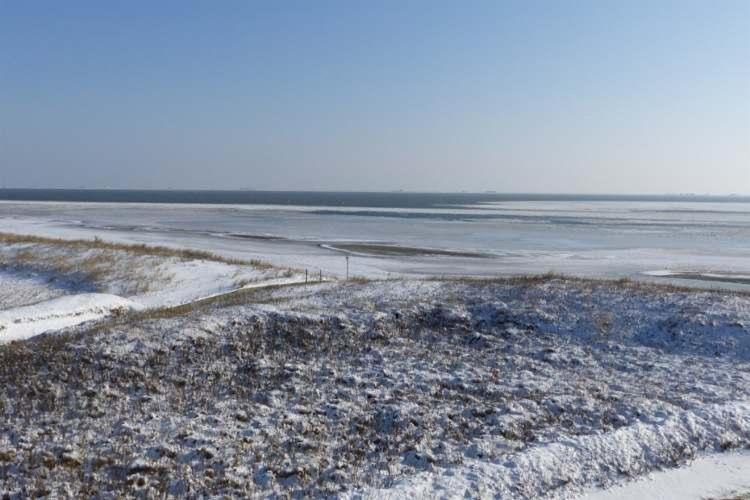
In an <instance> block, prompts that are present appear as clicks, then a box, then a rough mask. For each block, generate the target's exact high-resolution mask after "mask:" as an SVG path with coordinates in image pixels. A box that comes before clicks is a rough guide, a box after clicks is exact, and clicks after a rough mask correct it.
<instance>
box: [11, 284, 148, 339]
mask: <svg viewBox="0 0 750 500" xmlns="http://www.w3.org/2000/svg"><path fill="white" fill-rule="evenodd" d="M139 308H142V306H141V305H140V304H138V303H136V302H134V301H132V300H128V299H124V298H122V297H118V296H117V295H108V294H103V293H84V294H79V295H68V296H64V297H59V298H56V299H52V300H48V301H45V302H40V303H38V304H34V305H30V306H23V307H16V308H13V309H7V310H5V311H0V343H5V342H10V341H13V340H23V339H27V338H30V337H33V336H35V335H39V334H41V333H44V332H48V331H51V330H59V329H61V328H66V327H69V326H75V325H78V324H80V323H83V322H86V321H91V320H95V319H100V318H103V317H105V316H108V315H110V314H112V313H113V312H114V311H117V310H120V311H123V310H128V309H139Z"/></svg>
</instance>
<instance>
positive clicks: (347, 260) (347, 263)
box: [346, 255, 349, 281]
mask: <svg viewBox="0 0 750 500" xmlns="http://www.w3.org/2000/svg"><path fill="white" fill-rule="evenodd" d="M346 281H349V256H348V255H347V256H346Z"/></svg>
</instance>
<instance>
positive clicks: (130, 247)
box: [0, 233, 273, 269]
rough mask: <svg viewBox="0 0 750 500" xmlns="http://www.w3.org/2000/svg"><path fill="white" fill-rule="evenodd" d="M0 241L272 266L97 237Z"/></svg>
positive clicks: (8, 236) (7, 237) (10, 236)
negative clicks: (90, 238)
mask: <svg viewBox="0 0 750 500" xmlns="http://www.w3.org/2000/svg"><path fill="white" fill-rule="evenodd" d="M0 243H4V244H7V245H17V244H37V245H55V246H59V247H67V248H75V249H81V250H92V249H97V250H110V251H121V252H128V253H131V254H135V255H144V256H157V257H174V258H178V259H183V260H208V261H213V262H222V263H224V264H230V265H237V266H253V267H256V268H259V269H270V268H272V267H273V266H272V265H271V264H270V263H268V262H264V261H261V260H258V259H253V260H249V261H246V260H241V259H233V258H229V257H224V256H222V255H218V254H215V253H212V252H206V251H203V250H191V249H184V248H170V247H165V246H151V245H145V244H140V245H136V244H128V243H113V242H109V241H104V240H102V239H100V238H98V237H97V238H94V239H92V240H81V239H78V240H67V239H63V238H48V237H45V236H33V235H27V234H14V233H0Z"/></svg>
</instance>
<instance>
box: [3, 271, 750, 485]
mask: <svg viewBox="0 0 750 500" xmlns="http://www.w3.org/2000/svg"><path fill="white" fill-rule="evenodd" d="M107 321H108V322H103V323H100V324H97V325H95V326H94V327H91V326H82V327H77V328H73V329H69V330H67V331H66V332H65V333H63V334H60V335H54V336H41V337H38V338H36V339H32V340H30V341H28V342H21V343H14V344H9V345H7V346H5V347H0V415H2V417H1V418H0V478H3V479H4V481H3V482H1V483H0V494H2V493H4V492H7V493H9V494H11V495H17V496H19V497H21V496H27V495H34V494H48V495H52V496H55V495H57V496H81V495H89V494H90V493H91V492H93V491H96V492H100V493H101V494H102V495H104V496H112V497H114V496H117V497H122V496H124V497H153V496H161V495H167V496H169V495H171V496H173V497H185V496H202V495H208V496H212V495H229V496H294V497H301V496H338V497H352V498H363V497H364V498H375V497H378V498H380V497H393V498H403V497H430V498H432V497H451V498H452V497H459V496H460V497H500V498H540V497H555V498H571V497H575V496H577V495H581V494H584V493H590V492H591V489H592V488H600V489H601V488H607V487H614V486H618V485H620V484H623V483H628V482H630V481H633V480H637V479H638V478H640V477H644V476H645V475H648V474H652V473H653V474H654V477H659V473H658V471H659V470H661V469H665V470H671V469H673V468H674V467H677V466H682V465H685V464H689V463H691V462H692V463H693V465H694V466H695V467H699V468H700V467H703V466H704V461H705V460H711V459H705V458H704V457H707V456H708V457H712V456H717V455H716V454H719V455H718V456H719V457H723V456H727V457H729V456H730V455H723V454H722V453H727V452H731V450H741V449H744V448H747V447H748V445H750V297H748V296H745V295H738V294H734V293H729V292H709V291H704V292H696V291H685V290H680V289H675V288H654V287H651V286H646V285H642V284H632V283H612V282H592V281H584V280H570V279H557V278H539V279H515V280H509V281H497V282H472V281H465V280H464V281H462V280H457V281H440V280H430V281H413V280H406V281H401V280H396V281H384V282H373V283H323V284H314V285H312V284H311V285H296V286H289V287H274V288H265V289H256V290H245V291H242V292H239V293H236V294H233V295H229V296H221V297H217V298H216V299H215V300H213V301H207V302H204V303H203V304H201V305H196V306H195V307H194V308H192V309H189V310H185V311H181V312H180V314H179V315H178V314H177V313H168V312H162V313H159V314H155V313H154V314H151V315H149V314H147V313H139V314H138V315H131V316H128V315H125V316H121V317H118V318H114V319H110V320H107ZM732 456H733V455H732ZM696 458H697V460H695V459H696ZM693 460H695V461H693ZM727 460H729V459H727ZM737 466H739V465H737ZM731 467H734V465H731V464H729V465H728V466H727V467H724V469H722V470H727V469H730V468H731ZM719 469H721V467H719ZM703 470H707V469H703ZM717 477H727V484H726V486H727V488H730V489H736V488H741V487H742V485H741V484H739V483H736V482H732V481H733V480H730V476H728V475H727V476H717ZM637 484H639V483H638V482H637V481H636V482H630V483H629V485H628V486H626V487H633V488H635V487H637V486H636V485H637ZM664 484H667V483H664ZM608 491H610V492H616V491H618V490H608ZM623 491H624V490H623ZM633 491H635V490H633ZM656 491H661V490H656ZM712 491H713V490H712ZM715 491H719V490H715Z"/></svg>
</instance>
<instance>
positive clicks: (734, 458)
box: [583, 450, 750, 500]
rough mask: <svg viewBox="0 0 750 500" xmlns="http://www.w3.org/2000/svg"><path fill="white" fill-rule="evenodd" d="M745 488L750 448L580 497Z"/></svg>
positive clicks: (749, 487) (748, 487)
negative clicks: (749, 449)
mask: <svg viewBox="0 0 750 500" xmlns="http://www.w3.org/2000/svg"><path fill="white" fill-rule="evenodd" d="M747 492H750V452H748V451H746V450H742V451H737V452H726V453H716V454H710V455H707V456H702V457H699V458H697V459H696V460H695V461H693V462H692V463H690V464H689V465H687V466H684V467H679V468H676V469H669V470H664V471H657V472H654V473H653V474H649V475H648V476H647V477H645V478H642V479H640V480H636V481H632V482H630V483H627V484H624V485H620V486H616V487H613V488H610V489H607V490H601V489H598V490H594V491H591V492H588V493H587V494H586V495H585V496H584V497H583V498H584V499H585V500H630V499H631V498H659V499H663V500H667V499H675V500H677V499H681V500H704V499H706V498H737V497H739V495H741V494H743V493H744V494H747Z"/></svg>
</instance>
